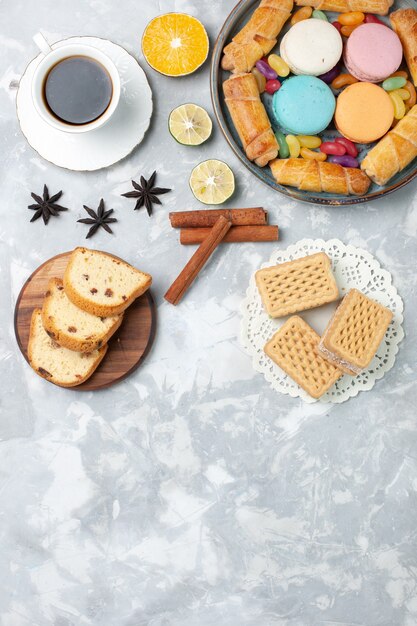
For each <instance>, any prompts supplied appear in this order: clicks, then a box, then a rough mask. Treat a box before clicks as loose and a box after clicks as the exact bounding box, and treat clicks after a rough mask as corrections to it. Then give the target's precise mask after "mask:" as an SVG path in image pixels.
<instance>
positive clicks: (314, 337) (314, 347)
mask: <svg viewBox="0 0 417 626" xmlns="http://www.w3.org/2000/svg"><path fill="white" fill-rule="evenodd" d="M319 341H320V336H319V335H318V334H317V333H316V332H315V331H314V330H313V329H312V328H311V326H309V325H308V324H307V322H305V321H304V320H303V319H301V317H299V316H298V315H293V316H292V317H290V318H289V319H288V320H287V321H286V322H285V324H283V325H282V326H281V328H280V329H279V330H278V331H277V332H276V333H275V334H274V335H273V336H272V338H271V339H270V340H269V341H268V343H267V344H266V345H265V347H264V351H265V353H266V354H267V355H268V356H269V357H270V358H271V359H272V360H273V361H274V362H275V363H276V364H277V365H279V367H280V368H281V369H283V370H284V372H286V373H287V374H288V376H290V377H291V378H292V379H293V380H295V382H296V383H298V384H299V385H300V387H302V388H303V389H304V390H305V391H307V393H309V394H310V396H312V397H313V398H320V396H322V395H323V394H324V393H325V392H326V391H327V390H328V389H330V387H331V386H332V385H333V384H334V383H335V382H336V381H337V380H338V378H340V376H341V375H342V372H341V370H340V369H339V368H338V367H336V366H335V365H333V364H332V363H329V362H328V361H326V360H325V359H323V357H322V356H321V355H320V354H319V353H318V344H319Z"/></svg>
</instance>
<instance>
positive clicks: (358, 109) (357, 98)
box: [335, 82, 394, 143]
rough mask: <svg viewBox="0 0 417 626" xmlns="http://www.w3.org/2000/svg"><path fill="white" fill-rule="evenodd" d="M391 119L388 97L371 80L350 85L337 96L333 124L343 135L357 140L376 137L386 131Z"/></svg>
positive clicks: (391, 109) (369, 140)
mask: <svg viewBox="0 0 417 626" xmlns="http://www.w3.org/2000/svg"><path fill="white" fill-rule="evenodd" d="M393 119H394V106H393V103H392V100H391V98H390V97H389V95H388V94H387V92H386V91H384V90H383V89H382V88H381V87H378V86H377V85H374V84H373V83H362V82H360V83H355V84H353V85H350V86H349V87H346V89H345V90H344V91H342V92H341V94H340V95H339V97H338V99H337V103H336V112H335V125H336V128H337V129H338V131H339V132H340V133H341V134H342V135H343V136H344V137H346V138H347V139H350V140H351V141H354V142H356V143H370V142H371V141H376V140H377V139H379V138H380V137H382V136H383V135H385V133H386V132H388V130H389V129H390V127H391V124H392V121H393Z"/></svg>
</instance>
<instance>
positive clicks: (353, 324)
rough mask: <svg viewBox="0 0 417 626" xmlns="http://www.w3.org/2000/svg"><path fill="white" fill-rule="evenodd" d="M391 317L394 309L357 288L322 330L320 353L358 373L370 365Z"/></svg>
mask: <svg viewBox="0 0 417 626" xmlns="http://www.w3.org/2000/svg"><path fill="white" fill-rule="evenodd" d="M391 320H392V312H391V311H390V310H389V309H387V308H386V307H384V306H382V304H379V303H378V302H375V300H371V298H368V297H367V296H365V295H364V294H363V293H361V292H360V291H358V290H357V289H351V290H350V291H349V292H348V293H347V294H346V296H345V297H344V298H343V300H342V301H341V303H340V304H339V306H338V307H337V309H336V311H335V313H334V315H333V317H332V318H331V320H330V322H329V324H328V325H327V328H326V330H325V331H324V333H323V336H322V338H321V341H320V344H319V352H320V354H321V355H322V356H323V357H324V358H326V359H327V360H328V361H331V362H332V363H335V364H336V365H337V366H338V367H340V369H341V370H343V371H344V372H345V373H346V374H350V375H351V376H356V375H357V374H360V372H361V371H362V370H363V369H364V368H365V367H368V365H369V364H370V362H371V361H372V359H373V358H374V356H375V354H376V351H377V350H378V347H379V344H380V343H381V341H382V340H383V338H384V335H385V333H386V330H387V328H388V326H389V325H390V322H391Z"/></svg>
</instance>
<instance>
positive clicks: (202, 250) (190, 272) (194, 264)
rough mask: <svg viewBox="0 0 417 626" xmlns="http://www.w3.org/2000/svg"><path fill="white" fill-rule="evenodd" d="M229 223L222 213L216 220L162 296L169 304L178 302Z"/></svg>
mask: <svg viewBox="0 0 417 626" xmlns="http://www.w3.org/2000/svg"><path fill="white" fill-rule="evenodd" d="M230 226H231V224H230V222H229V221H228V220H227V219H226V218H225V217H223V216H222V215H221V216H220V217H219V218H218V219H217V220H216V223H215V224H214V226H213V228H211V230H210V233H209V234H208V235H207V237H206V238H205V239H204V241H203V243H202V244H201V245H200V246H199V247H198V248H197V250H196V251H195V252H194V254H193V256H192V257H191V259H190V260H189V261H188V263H187V265H186V266H185V267H184V269H183V270H182V272H181V273H180V274H179V275H178V276H177V278H176V279H175V280H174V282H173V283H172V285H171V287H170V288H169V289H168V291H167V292H166V294H165V296H164V298H165V300H168V302H170V303H171V304H178V303H179V302H180V300H181V298H182V297H183V295H184V294H185V292H186V291H187V289H188V287H189V286H190V285H191V283H192V282H193V281H194V279H195V278H196V277H197V275H198V273H199V271H200V270H201V268H202V267H203V266H204V265H205V263H206V262H207V261H208V259H209V258H210V256H211V254H212V253H213V252H214V250H215V249H216V247H217V246H218V244H219V243H220V242H221V240H222V239H223V237H224V236H225V234H226V233H227V231H228V230H229V228H230Z"/></svg>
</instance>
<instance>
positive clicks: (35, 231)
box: [0, 0, 417, 626]
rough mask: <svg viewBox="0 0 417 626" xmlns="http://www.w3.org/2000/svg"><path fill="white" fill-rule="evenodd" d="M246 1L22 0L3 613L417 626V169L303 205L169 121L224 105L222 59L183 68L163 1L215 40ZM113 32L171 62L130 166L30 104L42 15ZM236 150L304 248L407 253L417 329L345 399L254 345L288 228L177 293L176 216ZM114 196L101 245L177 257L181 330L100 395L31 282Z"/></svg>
mask: <svg viewBox="0 0 417 626" xmlns="http://www.w3.org/2000/svg"><path fill="white" fill-rule="evenodd" d="M232 6H233V0H227V1H224V2H221V1H220V0H206V1H204V2H203V1H202V0H193V1H191V0H190V1H187V0H183V1H180V0H178V1H175V0H161V1H160V2H151V1H150V0H149V1H146V2H145V1H144V0H135V1H134V0H119V1H118V2H114V1H112V0H90V1H89V2H88V1H83V0H72V1H71V2H68V1H64V0H37V1H36V2H33V1H30V0H25V1H22V0H2V2H0V33H1V36H0V44H1V57H0V88H1V89H0V123H1V127H0V132H1V141H2V146H1V151H0V168H1V186H2V194H1V198H2V199H1V203H0V214H1V221H0V287H1V291H0V293H1V297H0V304H1V307H0V368H1V377H0V381H1V382H0V386H1V399H0V438H1V442H0V497H1V499H0V542H1V545H0V624H1V625H2V626H29V625H30V626H34V625H39V626H44V625H49V624H53V625H54V626H70V625H71V626H75V625H83V626H84V625H94V626H145V625H146V626H148V625H149V626H167V625H169V626H171V625H172V626H212V625H213V626H240V625H250V626H268V625H274V626H278V625H279V626H281V625H284V624H285V625H286V624H289V625H291V626H292V625H294V626H295V625H297V626H310V625H314V626H316V625H317V626H318V625H326V626H330V625H332V626H336V625H337V626H340V625H342V624H343V625H355V626H359V625H364V626H365V625H366V626H382V625H383V626H399V625H401V626H415V625H416V624H417V552H416V536H417V531H416V519H417V447H416V443H417V436H416V433H417V421H416V403H417V394H416V389H417V382H416V350H417V341H416V310H417V290H416V286H417V281H416V260H417V254H416V243H417V241H416V239H417V237H416V235H417V201H416V198H415V196H416V185H415V184H411V185H410V186H408V187H407V188H406V189H404V190H402V191H400V192H398V193H396V194H394V195H391V196H389V197H388V198H387V199H386V200H381V201H378V202H376V203H372V204H369V205H368V206H359V207H353V208H346V209H337V208H334V209H324V208H320V207H312V206H307V205H301V204H296V203H295V202H292V201H289V200H287V199H285V198H283V197H281V196H280V195H279V194H277V193H275V192H273V191H271V190H269V189H268V188H266V187H264V186H263V185H262V184H261V183H260V182H258V181H257V180H255V179H254V178H253V177H251V176H250V175H249V174H248V173H247V172H246V171H245V170H244V169H243V167H242V166H241V165H240V163H239V162H238V161H237V159H236V158H235V157H234V156H233V154H232V153H231V151H230V149H229V148H228V146H227V144H226V142H225V140H224V139H223V138H222V136H221V135H220V132H219V131H218V130H215V131H214V134H213V138H212V140H210V142H208V143H207V144H205V145H203V146H202V147H199V148H195V149H187V148H184V147H181V146H179V145H178V144H176V143H175V141H174V140H173V139H172V138H171V137H170V135H169V134H168V131H167V117H168V114H169V111H170V110H171V109H172V108H173V107H174V106H176V105H178V104H180V103H183V102H186V101H193V102H196V103H198V104H202V105H204V106H205V107H206V108H207V109H208V110H209V111H210V112H211V105H210V96H209V80H208V63H206V65H205V66H204V68H203V69H202V70H201V71H199V72H198V73H197V74H196V75H195V76H191V77H189V78H185V79H177V80H175V79H169V78H165V77H163V76H160V75H158V74H156V73H155V72H153V71H152V70H150V69H149V68H148V67H147V65H146V63H145V62H144V60H143V58H142V55H141V51H140V38H141V33H142V31H143V28H144V27H145V25H146V23H147V22H148V20H149V19H150V18H151V17H153V16H154V15H156V14H158V13H162V12H165V11H185V12H189V13H191V14H193V15H196V16H197V17H199V18H200V19H202V21H203V22H204V24H205V25H206V27H207V29H208V32H209V36H210V41H211V44H213V42H214V40H215V37H216V34H217V32H218V30H219V28H220V26H221V24H222V22H223V20H224V19H225V17H226V15H227V14H228V12H229V11H230V9H231V8H232ZM40 28H41V29H43V31H44V33H45V34H46V35H47V36H48V37H49V38H50V40H51V41H54V40H57V39H60V38H62V37H67V36H71V35H79V34H81V35H82V34H86V35H98V36H100V37H107V38H109V39H111V40H113V41H115V42H116V43H119V44H121V45H123V46H124V47H126V48H127V50H129V51H130V52H131V53H132V54H133V55H135V56H136V58H137V59H138V60H139V62H140V63H141V65H142V67H143V68H144V69H145V71H146V72H147V75H148V78H149V81H150V83H151V87H152V89H153V92H154V100H155V113H154V117H153V120H152V124H151V128H150V131H149V132H148V134H147V136H146V140H145V141H144V142H143V144H142V145H141V146H140V148H139V149H138V150H136V151H135V152H134V153H133V154H132V155H131V157H129V158H128V159H126V160H125V161H124V162H122V163H120V164H119V165H116V166H114V167H112V168H110V169H108V170H106V171H101V172H98V173H91V174H79V173H75V172H68V171H65V170H60V169H58V168H56V167H54V166H52V165H50V164H48V163H46V162H45V161H43V160H42V159H41V158H40V157H39V156H38V155H37V154H36V153H35V152H33V151H32V149H31V148H30V147H29V146H28V145H27V144H26V142H25V139H24V138H23V136H22V135H21V133H20V131H19V128H18V125H17V121H16V116H15V93H16V92H15V91H13V90H10V89H9V84H10V82H11V81H13V80H17V79H18V78H19V76H20V75H21V73H22V72H23V70H24V68H25V66H26V65H27V63H28V61H29V60H30V59H31V58H32V57H33V56H34V55H35V53H36V49H35V45H34V44H33V43H32V34H33V33H34V32H36V31H37V30H38V29H40ZM210 157H220V158H223V159H225V160H226V161H227V162H228V163H229V164H230V165H231V166H232V168H233V169H234V171H235V174H236V178H237V184H238V187H237V193H236V196H235V197H234V199H233V201H232V202H231V206H253V205H259V204H262V205H263V206H264V207H265V208H267V209H268V210H269V211H270V213H271V217H272V218H273V219H272V220H271V221H274V220H275V221H276V222H277V223H278V224H279V226H280V228H281V234H282V239H281V242H280V244H279V245H282V246H286V245H288V244H290V243H293V242H295V241H297V240H298V239H300V238H302V237H323V238H325V239H327V238H330V237H339V238H340V239H342V240H344V241H345V242H346V243H352V244H355V245H359V246H362V247H364V248H367V249H368V250H369V251H370V252H371V253H373V254H375V255H376V257H377V258H378V259H379V260H380V262H381V263H382V264H383V265H384V266H385V267H386V268H387V269H388V270H389V271H391V272H392V274H393V277H394V280H395V284H396V286H397V288H398V289H399V291H400V293H401V295H402V297H403V298H404V302H405V324H404V328H405V331H406V334H407V337H406V340H405V341H404V342H403V344H402V345H401V348H400V352H399V355H398V358H397V362H396V365H395V367H394V368H393V369H392V370H391V371H390V372H389V373H388V375H387V376H386V377H385V378H384V380H383V381H379V382H378V383H377V384H376V385H375V387H374V389H373V390H372V391H371V392H368V393H366V394H360V395H359V396H358V397H357V398H355V399H353V400H351V401H349V402H347V403H345V404H343V405H340V406H337V405H335V406H323V405H320V404H315V405H309V406H308V405H305V404H303V403H302V402H301V401H299V400H293V399H291V398H288V397H284V396H279V395H277V394H275V393H274V392H273V391H271V390H270V389H269V388H268V386H267V384H266V383H265V381H264V379H263V378H262V376H261V375H259V374H255V373H254V372H253V371H252V367H251V363H250V359H249V358H248V357H247V355H246V354H245V353H244V352H243V350H242V348H241V347H240V345H239V340H238V334H239V323H240V317H239V312H238V308H239V304H240V302H241V299H242V296H243V294H244V292H245V289H246V286H247V283H248V279H249V275H250V274H251V272H252V271H253V270H254V269H255V268H257V266H258V265H259V264H260V263H261V262H263V261H265V260H267V259H268V258H269V256H270V253H271V251H272V249H273V247H274V245H275V244H268V243H267V244H257V245H255V244H243V245H236V246H234V245H229V246H224V247H223V248H222V249H221V250H218V251H217V253H216V254H215V256H214V257H213V259H212V262H211V263H210V265H209V266H208V267H207V268H206V270H205V271H204V272H203V273H202V274H201V276H200V277H199V279H198V281H197V282H196V284H195V285H194V286H193V288H192V290H191V291H190V292H189V293H188V294H187V296H186V298H185V300H184V302H183V303H182V304H181V305H180V306H179V307H177V308H174V307H172V306H170V305H168V304H167V303H165V302H164V301H163V298H162V295H163V293H164V292H165V290H166V288H167V287H168V285H169V284H170V283H171V281H172V279H173V278H174V277H175V275H176V274H177V273H178V271H179V269H180V268H181V267H182V266H183V265H184V263H185V261H186V260H187V259H188V257H189V256H190V254H191V249H190V248H181V247H180V246H179V244H178V234H177V233H176V232H174V231H172V230H171V229H170V226H169V223H168V217H167V214H168V211H170V210H180V209H190V208H198V206H199V205H198V203H197V202H196V201H195V200H194V199H193V196H192V194H191V192H190V190H189V188H188V176H189V172H190V170H191V168H192V167H193V165H195V164H196V163H197V162H199V161H201V160H203V159H205V158H210ZM155 168H156V169H157V170H158V172H159V176H158V181H157V182H158V184H159V185H161V186H167V187H172V188H173V190H174V191H173V192H172V193H170V194H167V195H166V196H163V198H162V200H163V207H156V209H155V213H154V215H153V217H152V218H151V219H149V218H148V217H147V215H146V214H145V213H144V212H143V211H140V212H133V210H132V209H133V201H129V200H126V199H124V198H121V197H120V193H121V192H123V191H127V190H128V189H129V185H130V184H129V181H130V179H131V178H132V177H134V178H137V177H138V176H139V175H140V174H144V175H145V176H149V175H150V174H151V173H152V171H153V169H155ZM45 182H46V183H47V184H48V186H49V188H50V191H51V192H55V191H58V190H59V189H63V190H64V192H65V195H64V196H63V198H62V203H63V204H64V206H68V207H70V209H71V210H70V211H68V212H67V213H65V214H62V215H61V217H60V218H59V219H51V221H50V223H49V225H48V227H44V226H43V223H41V221H38V222H35V223H33V224H30V223H29V219H30V217H31V213H30V212H29V211H28V210H27V209H26V206H27V205H28V204H29V203H30V202H31V200H30V196H29V193H30V191H37V192H38V191H41V190H42V186H43V184H44V183H45ZM101 197H104V198H105V200H106V201H107V203H108V206H109V207H110V206H111V207H113V208H114V209H115V216H116V217H118V219H119V222H118V223H117V224H115V227H114V231H115V235H114V236H113V237H112V236H110V235H108V234H107V233H105V232H104V231H103V232H101V233H99V234H97V235H96V236H95V237H94V239H93V240H92V243H93V244H94V246H96V247H98V248H103V249H106V250H108V251H110V252H113V253H115V254H118V255H121V256H124V257H125V258H126V259H127V260H128V261H130V262H132V263H134V264H137V265H138V266H139V267H141V268H143V269H144V270H145V271H148V272H150V273H152V274H153V276H154V287H153V293H154V296H155V298H156V301H157V305H158V330H157V337H156V341H155V344H154V347H153V349H152V352H151V353H150V355H149V356H148V358H147V360H146V362H145V363H144V364H143V366H142V367H141V368H140V369H139V370H137V372H136V373H135V374H134V375H132V376H131V377H130V378H129V379H128V380H126V381H125V382H124V383H123V384H120V385H118V386H116V387H114V388H113V389H110V390H107V391H104V392H101V393H95V394H84V393H81V392H76V391H70V390H63V389H58V388H55V387H54V386H52V385H49V384H47V383H45V382H44V381H43V380H41V379H40V378H38V377H37V376H35V375H34V374H33V373H32V371H31V370H30V368H29V367H28V366H27V364H26V362H25V361H24V360H23V358H22V357H21V355H20V353H19V351H18V349H17V346H16V343H15V339H14V334H13V309H14V303H15V299H16V296H17V294H18V292H19V290H20V287H21V285H22V283H23V281H24V280H25V278H26V277H27V276H28V275H29V274H30V273H31V272H32V271H33V270H34V269H35V268H36V267H37V266H38V265H39V264H40V263H41V262H43V261H44V260H46V259H47V258H49V257H50V256H52V255H54V254H57V253H59V252H62V251H64V250H69V249H71V248H73V247H74V246H76V245H82V244H83V243H84V241H85V240H84V237H85V234H86V227H84V226H83V225H82V224H77V223H76V220H77V219H78V218H80V217H81V216H82V214H83V210H82V204H83V203H85V204H88V205H89V206H94V205H96V204H98V201H99V199H100V198H101Z"/></svg>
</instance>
